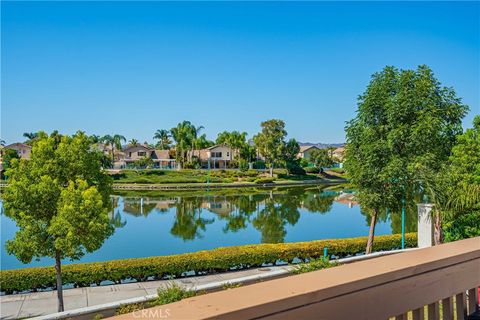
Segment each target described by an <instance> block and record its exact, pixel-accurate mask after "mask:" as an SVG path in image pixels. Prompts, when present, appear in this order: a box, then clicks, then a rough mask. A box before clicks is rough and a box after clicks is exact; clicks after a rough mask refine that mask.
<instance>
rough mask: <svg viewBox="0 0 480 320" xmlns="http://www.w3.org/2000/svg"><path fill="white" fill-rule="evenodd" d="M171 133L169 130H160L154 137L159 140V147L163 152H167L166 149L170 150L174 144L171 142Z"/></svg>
mask: <svg viewBox="0 0 480 320" xmlns="http://www.w3.org/2000/svg"><path fill="white" fill-rule="evenodd" d="M170 136H171V135H170V132H169V131H168V130H165V129H159V130H157V131H156V132H155V135H154V136H153V139H157V140H158V143H157V146H158V147H159V148H160V149H162V150H165V149H169V148H170V144H171V143H172V142H171V141H170Z"/></svg>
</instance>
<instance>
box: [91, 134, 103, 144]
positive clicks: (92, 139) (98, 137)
mask: <svg viewBox="0 0 480 320" xmlns="http://www.w3.org/2000/svg"><path fill="white" fill-rule="evenodd" d="M100 139H101V137H100V136H98V135H96V134H92V135H91V136H90V141H91V142H92V143H98V142H100Z"/></svg>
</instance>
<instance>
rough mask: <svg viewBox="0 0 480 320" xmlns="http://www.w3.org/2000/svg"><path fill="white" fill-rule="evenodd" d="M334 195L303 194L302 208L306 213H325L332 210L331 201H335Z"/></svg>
mask: <svg viewBox="0 0 480 320" xmlns="http://www.w3.org/2000/svg"><path fill="white" fill-rule="evenodd" d="M335 196H336V194H335V193H326V192H325V193H318V192H308V193H305V197H304V199H303V207H304V208H305V209H307V211H308V212H319V213H327V212H330V210H331V209H332V204H333V201H334V200H335Z"/></svg>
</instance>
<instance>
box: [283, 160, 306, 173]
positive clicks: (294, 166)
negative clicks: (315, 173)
mask: <svg viewBox="0 0 480 320" xmlns="http://www.w3.org/2000/svg"><path fill="white" fill-rule="evenodd" d="M287 171H288V174H293V175H297V176H304V175H306V174H307V173H306V170H305V169H304V168H302V167H301V166H300V165H299V164H298V163H297V162H287Z"/></svg>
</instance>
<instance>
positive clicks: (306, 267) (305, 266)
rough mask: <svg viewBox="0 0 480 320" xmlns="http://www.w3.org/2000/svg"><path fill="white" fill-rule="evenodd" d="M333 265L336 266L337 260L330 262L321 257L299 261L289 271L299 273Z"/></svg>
mask: <svg viewBox="0 0 480 320" xmlns="http://www.w3.org/2000/svg"><path fill="white" fill-rule="evenodd" d="M335 266H338V263H337V262H330V261H329V260H328V259H326V258H323V257H322V258H320V259H312V260H311V261H309V262H306V263H299V264H298V265H296V266H295V268H293V270H292V271H291V273H293V274H300V273H306V272H311V271H316V270H321V269H326V268H331V267H335Z"/></svg>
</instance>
